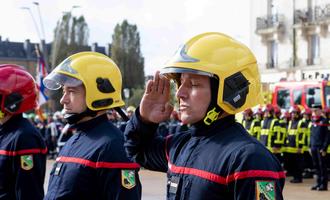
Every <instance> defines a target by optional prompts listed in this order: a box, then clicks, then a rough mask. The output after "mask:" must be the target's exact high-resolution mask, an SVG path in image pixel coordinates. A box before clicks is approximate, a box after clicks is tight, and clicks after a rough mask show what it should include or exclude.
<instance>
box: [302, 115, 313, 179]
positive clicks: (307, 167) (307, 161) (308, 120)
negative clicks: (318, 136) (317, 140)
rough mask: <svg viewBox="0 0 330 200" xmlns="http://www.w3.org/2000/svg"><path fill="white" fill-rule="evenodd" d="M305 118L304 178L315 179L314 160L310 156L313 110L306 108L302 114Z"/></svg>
mask: <svg viewBox="0 0 330 200" xmlns="http://www.w3.org/2000/svg"><path fill="white" fill-rule="evenodd" d="M301 114H302V116H303V119H302V120H303V123H304V124H305V126H306V129H305V132H304V136H303V138H304V139H303V141H304V146H303V166H304V167H303V169H304V173H303V177H304V178H313V172H312V169H313V160H312V157H311V154H310V149H309V147H310V138H311V128H312V110H311V109H310V108H305V109H304V110H303V111H302V112H301Z"/></svg>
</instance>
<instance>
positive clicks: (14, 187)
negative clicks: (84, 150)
mask: <svg viewBox="0 0 330 200" xmlns="http://www.w3.org/2000/svg"><path fill="white" fill-rule="evenodd" d="M36 106H37V88H36V84H35V81H34V79H33V77H32V76H31V75H30V74H29V73H28V72H27V71H25V70H24V68H23V67H21V66H18V65H12V64H3V65H0V199H6V200H7V199H8V200H14V199H15V200H31V199H33V200H42V199H43V197H44V189H43V184H44V178H45V170H46V154H47V148H46V144H45V142H44V139H43V138H42V136H41V134H40V133H39V131H38V130H37V129H36V128H35V127H34V126H33V125H32V124H31V123H30V121H29V120H28V119H25V118H23V116H22V113H24V112H26V111H29V110H32V109H34V108H35V107H36Z"/></svg>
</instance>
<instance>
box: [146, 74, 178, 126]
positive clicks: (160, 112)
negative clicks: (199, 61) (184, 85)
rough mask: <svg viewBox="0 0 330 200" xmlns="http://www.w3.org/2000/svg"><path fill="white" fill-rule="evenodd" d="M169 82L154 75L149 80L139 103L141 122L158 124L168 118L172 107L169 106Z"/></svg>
mask: <svg viewBox="0 0 330 200" xmlns="http://www.w3.org/2000/svg"><path fill="white" fill-rule="evenodd" d="M169 101H170V81H169V80H168V79H167V78H165V77H163V76H160V75H159V71H157V72H156V73H155V77H154V79H153V80H149V81H148V83H147V87H146V90H145V92H144V94H143V97H142V100H141V103H140V115H141V118H142V121H145V122H153V123H160V122H163V121H166V120H168V119H169V118H170V115H171V112H172V110H173V106H171V105H170V102H169Z"/></svg>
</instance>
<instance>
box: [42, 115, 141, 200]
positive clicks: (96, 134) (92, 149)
mask: <svg viewBox="0 0 330 200" xmlns="http://www.w3.org/2000/svg"><path fill="white" fill-rule="evenodd" d="M73 128H75V129H76V130H77V132H76V133H75V134H74V135H73V136H72V137H71V138H70V139H69V140H68V141H67V142H66V144H65V145H64V147H63V148H62V150H61V152H60V153H59V156H58V158H57V159H56V163H55V164H54V167H53V170H52V172H51V174H50V180H49V186H48V192H47V194H46V197H45V199H46V200H50V199H52V200H53V199H57V200H60V199H61V200H62V199H70V200H76V199H77V200H84V199H86V200H87V199H88V200H92V199H95V200H102V199H125V200H126V199H127V200H130V199H140V198H141V184H140V180H139V176H138V170H139V165H138V164H137V163H132V162H131V161H129V160H128V158H127V157H126V154H125V151H124V147H123V144H124V140H123V134H122V133H121V132H120V131H119V130H118V128H116V127H115V126H114V125H113V124H112V123H111V122H109V121H108V119H107V117H106V115H105V114H104V115H101V116H98V117H96V118H94V119H91V120H88V121H86V122H82V123H79V124H76V125H74V127H73Z"/></svg>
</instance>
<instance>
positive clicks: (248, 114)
mask: <svg viewBox="0 0 330 200" xmlns="http://www.w3.org/2000/svg"><path fill="white" fill-rule="evenodd" d="M252 122H253V112H252V109H251V108H248V109H246V110H244V111H243V120H242V125H243V127H244V128H245V129H246V130H247V131H248V133H249V134H250V135H251V136H254V135H252V134H253V133H252V128H253V126H252Z"/></svg>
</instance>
